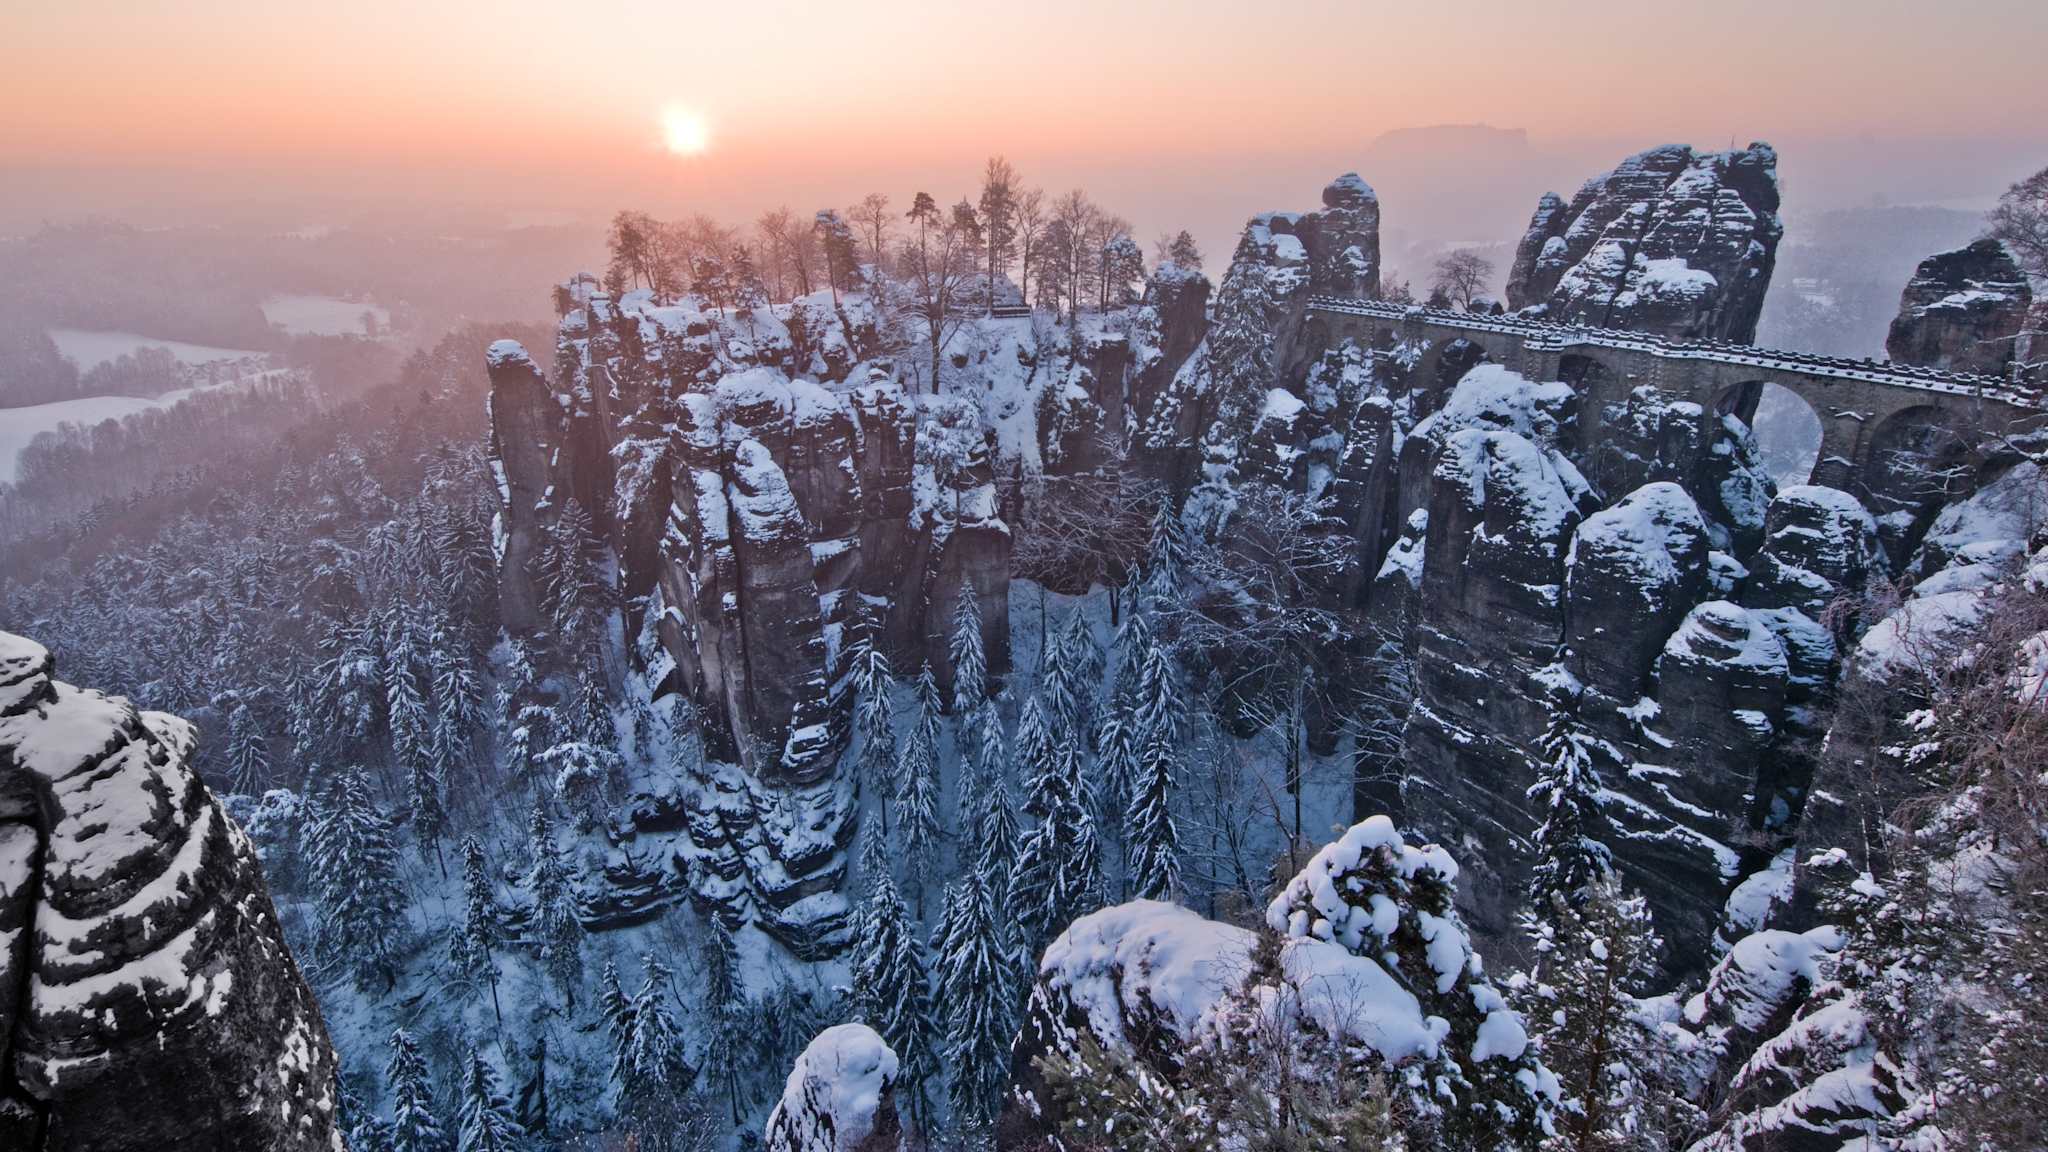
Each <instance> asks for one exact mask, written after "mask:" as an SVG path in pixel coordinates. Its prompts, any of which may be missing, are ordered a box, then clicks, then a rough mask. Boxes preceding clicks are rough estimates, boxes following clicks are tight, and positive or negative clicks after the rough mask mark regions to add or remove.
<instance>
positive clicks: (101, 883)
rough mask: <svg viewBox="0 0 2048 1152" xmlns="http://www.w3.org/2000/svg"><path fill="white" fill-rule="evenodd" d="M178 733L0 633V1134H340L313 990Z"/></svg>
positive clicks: (183, 731)
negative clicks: (70, 679) (68, 677)
mask: <svg viewBox="0 0 2048 1152" xmlns="http://www.w3.org/2000/svg"><path fill="white" fill-rule="evenodd" d="M195 741H196V736H195V733H194V730H193V729H192V728H191V727H190V726H189V725H187V724H186V723H185V722H184V721H182V720H179V719H177V718H175V717H172V716H166V715H163V714H161V713H154V712H137V711H136V710H135V709H134V708H133V707H132V706H130V705H129V703H128V702H127V701H126V700H125V699H121V698H119V697H114V698H109V697H106V696H102V695H100V694H99V693H97V692H91V691H87V690H85V689H80V688H74V687H72V686H71V685H69V684H64V683H60V682H59V681H57V680H56V679H54V677H53V675H52V661H51V658H50V654H49V653H48V652H47V651H45V650H44V649H43V648H42V647H41V646H40V645H37V644H35V643H34V642H32V641H29V640H26V639H23V638H22V637H19V636H13V635H9V634H7V633H4V632H0V1147H8V1148H24V1149H26V1148H43V1147H49V1148H60V1147H61V1148H66V1149H79V1150H82V1152H114V1150H126V1149H135V1150H138V1152H140V1150H142V1149H160V1148H173V1147H205V1148H222V1149H248V1150H251V1152H254V1150H257V1149H264V1150H270V1149H281V1150H292V1149H306V1150H311V1149H333V1150H335V1152H339V1149H340V1148H341V1137H340V1133H339V1130H338V1129H337V1127H336V1125H335V1105H336V1097H335V1057H334V1052H333V1050H332V1048H331V1047H330V1046H329V1044H328V1039H327V1030H326V1027H325V1025H324V1024H323V1023H322V1021H321V1016H320V1010H319V1008H318V1006H317V1005H315V1003H314V1001H313V996H312V993H311V992H310V991H309V990H308V989H307V987H306V985H305V983H304V981H302V980H301V979H300V976H299V972H298V968H297V966H296V965H295V964H294V963H293V961H292V957H291V954H290V953H289V952H288V951H287V950H286V947H285V943H284V937H283V935H282V933H281V932H280V930H279V928H278V924H277V917H276V913H275V912H274V911H273V910H272V908H271V904H270V895H269V892H268V890H267V889H266V888H265V887H264V882H263V873H262V870H261V868H260V867H259V865H258V863H257V860H256V853H255V850H254V848H253V847H252V846H251V844H250V842H249V840H248V838H247V837H246V836H244V835H243V833H242V830H241V829H240V828H238V827H237V826H236V825H235V824H234V822H233V821H231V820H229V819H228V818H227V816H226V814H225V813H224V812H223V811H222V810H221V807H220V806H219V805H218V804H217V803H215V801H214V799H213V796H212V795H211V794H210V793H209V792H208V791H207V789H206V786H205V785H204V784H203V783H201V782H200V779H199V776H198V773H197V772H195V771H194V770H193V768H192V767H191V756H192V753H193V750H194V744H195Z"/></svg>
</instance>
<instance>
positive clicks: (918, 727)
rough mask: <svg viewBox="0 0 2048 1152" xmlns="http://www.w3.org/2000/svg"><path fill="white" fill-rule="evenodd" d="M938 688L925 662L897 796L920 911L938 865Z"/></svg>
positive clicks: (909, 878) (906, 858)
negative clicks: (926, 889)
mask: <svg viewBox="0 0 2048 1152" xmlns="http://www.w3.org/2000/svg"><path fill="white" fill-rule="evenodd" d="M939 723H940V721H939V688H938V681H937V680H936V679H935V678H934V677H933V676H932V666H931V665H930V664H926V665H925V666H924V667H923V668H922V669H920V670H919V672H918V675H917V713H916V716H915V718H914V719H913V720H912V722H911V726H910V739H909V740H907V741H906V742H905V743H904V745H903V756H902V759H901V760H900V761H899V764H898V770H897V779H896V794H897V796H898V798H899V801H900V803H899V808H900V811H901V814H902V820H903V842H902V846H903V859H904V864H905V877H906V880H907V882H908V883H909V884H910V886H911V889H912V892H913V895H914V897H915V899H916V901H917V904H918V907H919V909H920V911H921V910H922V909H923V907H924V894H925V888H926V887H927V885H928V884H929V882H930V880H931V877H932V873H933V870H934V869H935V868H936V867H937V866H938V851H939Z"/></svg>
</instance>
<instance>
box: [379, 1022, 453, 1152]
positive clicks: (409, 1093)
mask: <svg viewBox="0 0 2048 1152" xmlns="http://www.w3.org/2000/svg"><path fill="white" fill-rule="evenodd" d="M384 1091H385V1093H386V1094H387V1095H389V1096H390V1097H391V1147H392V1152H447V1149H448V1136H447V1134H446V1133H445V1132H443V1131H442V1129H441V1118H440V1117H439V1116H438V1115H436V1114H435V1112H434V1087H433V1085H432V1084H431V1083H430V1082H429V1081H428V1078H427V1061H426V1058H425V1057H423V1056H421V1055H420V1049H419V1044H418V1042H417V1041H415V1040H414V1039H413V1038H412V1033H410V1032H407V1031H406V1030H405V1029H403V1028H400V1029H399V1030H397V1031H396V1032H393V1033H392V1034H391V1059H390V1061H389V1062H388V1063H386V1064H385V1065H384Z"/></svg>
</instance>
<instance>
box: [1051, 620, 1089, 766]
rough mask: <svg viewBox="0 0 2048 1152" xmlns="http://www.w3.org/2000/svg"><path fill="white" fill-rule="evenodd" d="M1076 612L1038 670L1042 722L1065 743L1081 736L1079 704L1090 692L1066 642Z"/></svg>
mask: <svg viewBox="0 0 2048 1152" xmlns="http://www.w3.org/2000/svg"><path fill="white" fill-rule="evenodd" d="M1079 614H1080V613H1079V610H1078V609H1077V610H1076V611H1075V613H1074V614H1073V615H1072V616H1069V617H1068V620H1069V621H1070V623H1069V625H1068V626H1067V627H1066V628H1064V629H1062V630H1061V633H1060V636H1059V638H1058V639H1057V640H1055V641H1054V642H1053V645H1052V647H1051V648H1049V649H1047V651H1046V654H1045V667H1043V668H1041V669H1039V675H1038V698H1039V701H1040V707H1042V708H1044V709H1045V719H1046V722H1047V724H1048V725H1049V730H1050V732H1051V735H1052V739H1054V740H1059V741H1068V740H1075V739H1079V738H1081V737H1082V736H1083V733H1082V730H1081V725H1082V716H1083V704H1082V701H1083V699H1084V698H1085V697H1086V695H1087V694H1088V692H1090V691H1091V686H1090V684H1089V683H1088V682H1087V681H1085V680H1084V679H1083V678H1082V669H1080V668H1078V667H1076V663H1077V661H1078V658H1079V655H1080V654H1079V653H1078V652H1077V651H1076V649H1075V647H1074V646H1073V645H1072V644H1071V643H1070V642H1069V640H1068V637H1069V636H1070V635H1071V634H1072V631H1073V626H1072V624H1071V621H1073V620H1074V619H1075V618H1076V617H1078V616H1079Z"/></svg>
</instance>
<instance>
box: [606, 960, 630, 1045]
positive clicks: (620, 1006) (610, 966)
mask: <svg viewBox="0 0 2048 1152" xmlns="http://www.w3.org/2000/svg"><path fill="white" fill-rule="evenodd" d="M597 1010H598V1014H599V1015H600V1016H601V1017H602V1018H603V1019H604V1027H605V1034H606V1035H608V1036H610V1037H611V1041H612V1051H613V1052H621V1051H624V1050H625V1047H626V1038H627V1037H628V1036H629V1035H630V1034H631V1033H632V1031H633V1001H632V999H631V998H629V997H628V996H627V995H626V990H625V989H624V988H622V987H620V985H619V966H618V965H617V964H614V963H613V962H612V961H610V960H606V961H605V962H604V972H603V974H602V975H600V976H599V977H598V993H597Z"/></svg>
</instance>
